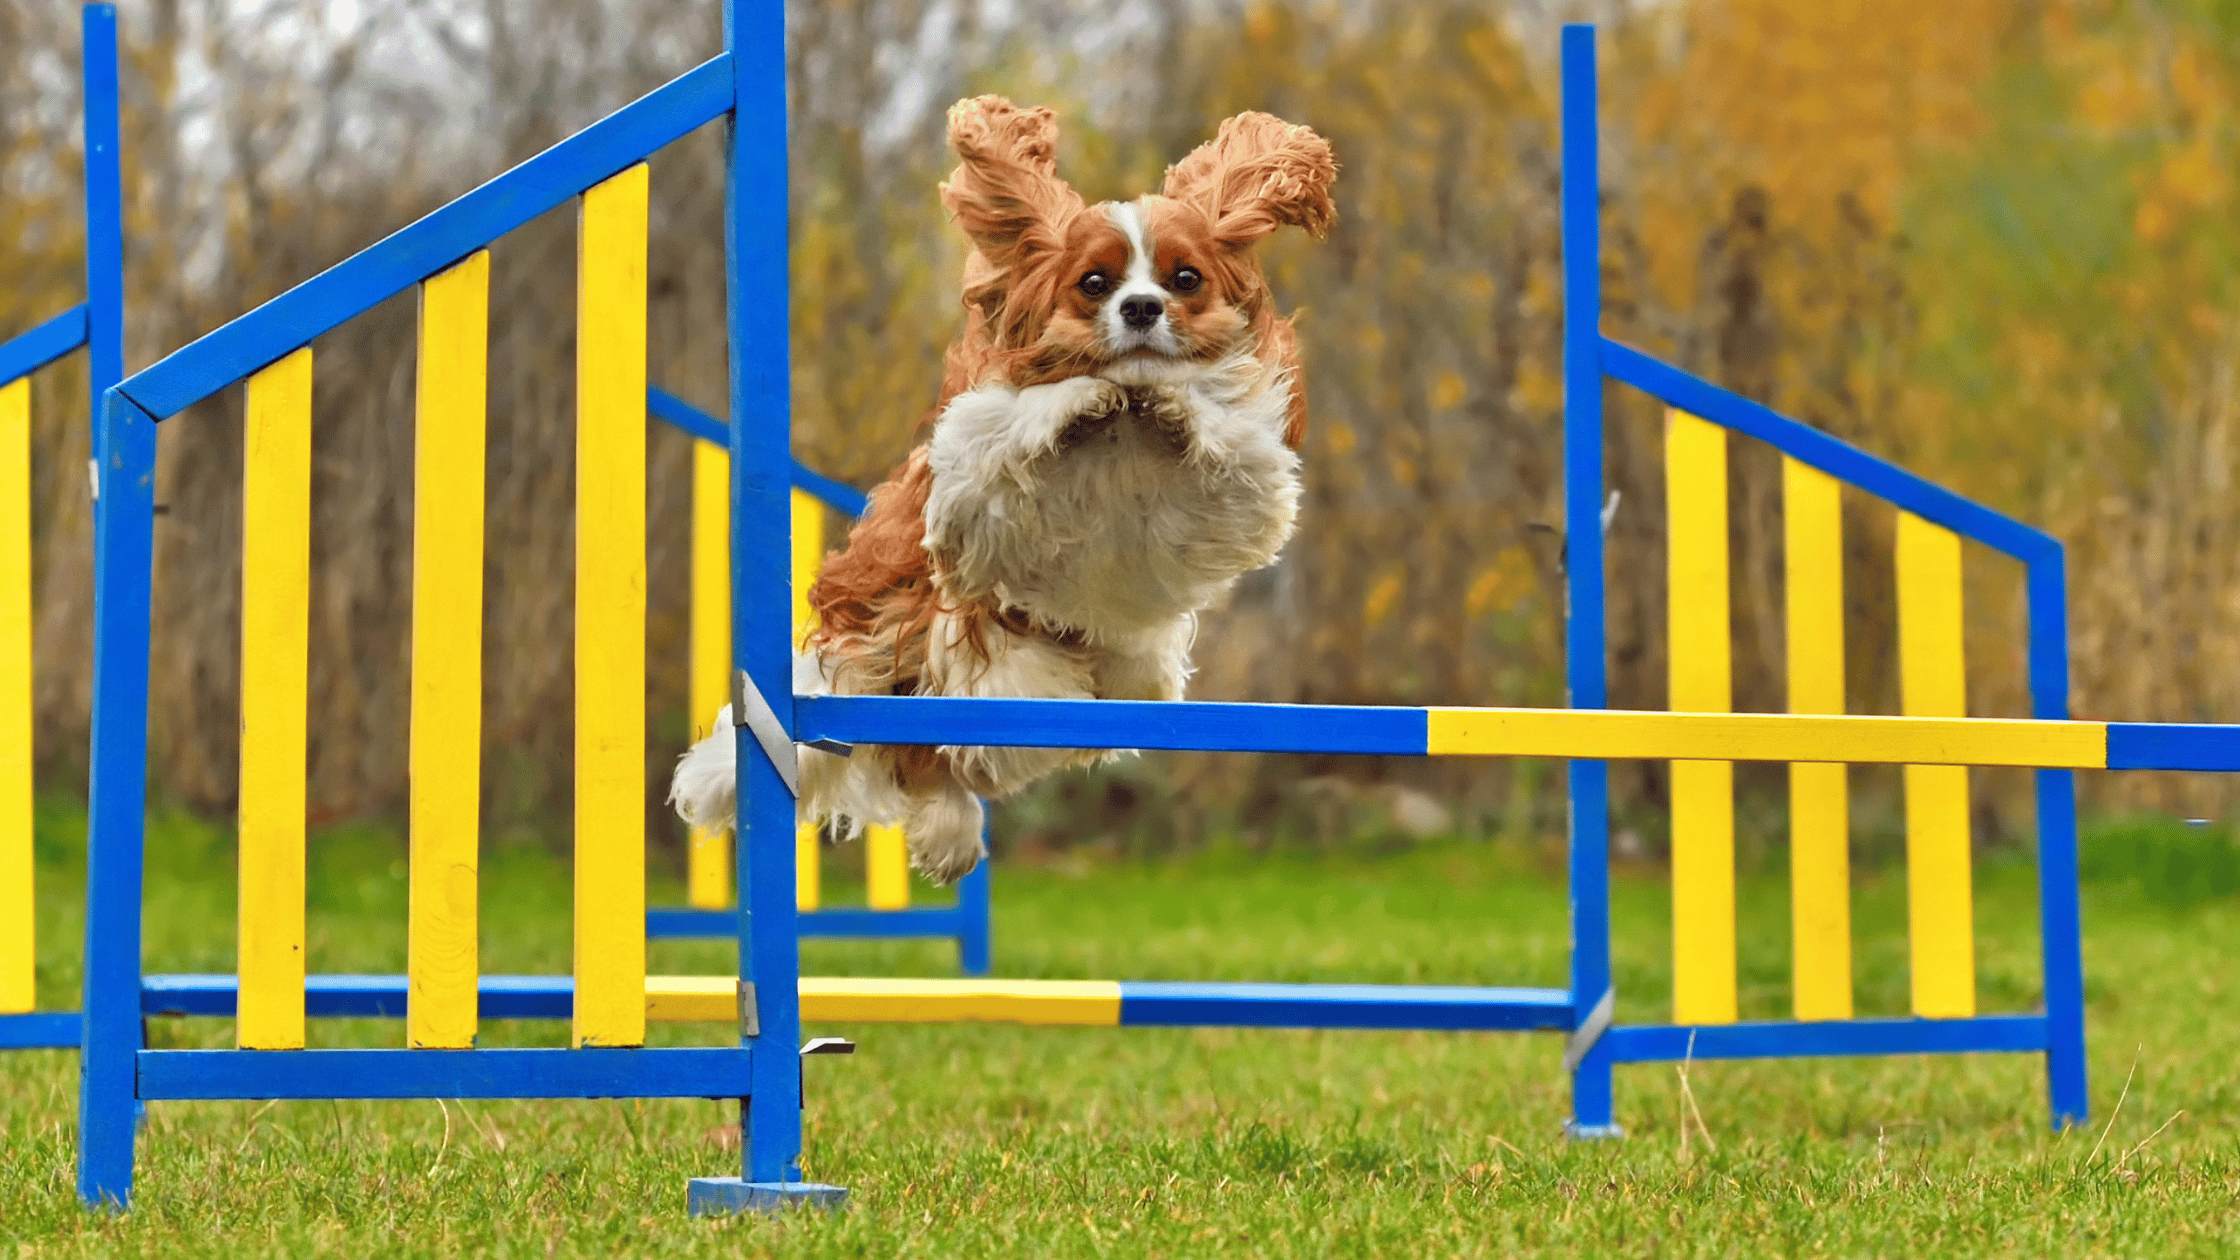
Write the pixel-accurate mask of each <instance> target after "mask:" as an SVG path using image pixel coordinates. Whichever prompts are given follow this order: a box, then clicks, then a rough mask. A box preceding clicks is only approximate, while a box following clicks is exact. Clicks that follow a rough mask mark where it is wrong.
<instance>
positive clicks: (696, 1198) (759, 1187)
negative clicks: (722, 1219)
mask: <svg viewBox="0 0 2240 1260" xmlns="http://www.w3.org/2000/svg"><path fill="white" fill-rule="evenodd" d="M847 1205H848V1192H847V1191H846V1190H845V1189H843V1188H841V1187H839V1186H827V1185H822V1184H819V1183H817V1182H814V1181H748V1180H747V1179H746V1178H744V1177H694V1178H693V1179H692V1184H691V1185H690V1186H688V1187H687V1188H686V1190H685V1211H686V1213H687V1214H689V1215H692V1216H732V1215H736V1214H737V1213H740V1212H782V1211H785V1210H786V1209H788V1208H803V1207H813V1208H823V1209H824V1210H826V1211H828V1212H831V1211H838V1210H839V1209H841V1208H843V1207H846V1206H847Z"/></svg>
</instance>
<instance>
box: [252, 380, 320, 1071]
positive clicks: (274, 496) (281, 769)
mask: <svg viewBox="0 0 2240 1260" xmlns="http://www.w3.org/2000/svg"><path fill="white" fill-rule="evenodd" d="M241 482H242V485H241V807H240V808H241V853H240V858H241V909H240V932H241V944H240V959H239V963H238V966H239V970H240V973H241V1006H240V1014H239V1016H238V1022H237V1026H236V1030H235V1036H236V1038H237V1040H238V1043H239V1045H240V1046H241V1048H242V1049H245V1050H292V1049H298V1048H301V1047H302V1045H303V974H304V958H303V931H304V928H303V918H304V911H303V864H304V790H305V789H304V776H305V773H306V770H307V766H306V747H307V743H308V735H309V732H308V729H307V722H308V720H309V709H308V692H309V686H310V653H311V350H310V347H308V346H307V347H305V348H303V349H301V350H298V351H296V352H295V353H294V354H291V355H289V356H288V357H287V358H285V359H282V360H280V361H279V362H278V363H275V364H273V365H272V366H271V367H268V368H266V369H265V370H263V371H262V372H259V373H257V374H256V375H255V376H252V377H250V378H249V396H248V434H247V441H246V444H245V448H244V453H243V457H242V473H241Z"/></svg>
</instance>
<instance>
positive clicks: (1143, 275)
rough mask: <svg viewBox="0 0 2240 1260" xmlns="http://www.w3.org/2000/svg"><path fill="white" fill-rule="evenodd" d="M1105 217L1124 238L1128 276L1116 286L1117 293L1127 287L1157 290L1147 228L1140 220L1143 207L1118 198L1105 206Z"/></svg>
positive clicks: (1125, 289)
mask: <svg viewBox="0 0 2240 1260" xmlns="http://www.w3.org/2000/svg"><path fill="white" fill-rule="evenodd" d="M1105 218H1107V219H1108V220H1110V221H1111V223H1112V226H1114V227H1116V228H1118V229H1120V235H1122V236H1124V237H1127V238H1128V276H1127V279H1125V280H1123V281H1122V282H1121V285H1120V290H1121V292H1123V293H1125V292H1127V291H1128V290H1130V289H1135V288H1138V287H1139V286H1140V287H1142V288H1150V289H1157V288H1158V287H1159V281H1158V280H1157V279H1156V278H1155V277H1154V275H1153V273H1152V268H1151V228H1150V226H1149V225H1148V224H1146V223H1145V222H1144V221H1143V208H1142V207H1141V206H1138V205H1137V204H1136V203H1135V202H1132V201H1118V202H1114V203H1112V204H1111V205H1110V206H1107V207H1106V208H1105Z"/></svg>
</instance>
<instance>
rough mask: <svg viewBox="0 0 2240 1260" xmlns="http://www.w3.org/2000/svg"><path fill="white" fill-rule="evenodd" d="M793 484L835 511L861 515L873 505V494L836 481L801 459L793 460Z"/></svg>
mask: <svg viewBox="0 0 2240 1260" xmlns="http://www.w3.org/2000/svg"><path fill="white" fill-rule="evenodd" d="M793 485H794V488H795V489H797V490H806V491H808V492H809V493H810V494H813V495H815V496H816V497H817V498H819V499H822V500H824V502H825V505H826V506H828V507H830V508H832V509H833V510H834V511H838V512H844V513H846V514H848V515H849V516H861V515H863V514H864V513H865V512H866V511H868V510H869V509H870V507H871V496H870V495H867V494H865V493H864V492H863V491H861V490H858V489H856V488H855V487H854V486H851V485H849V484H848V483H846V482H844V481H834V480H833V479H832V478H830V477H827V476H825V475H824V474H823V473H821V472H818V471H816V470H815V469H813V468H810V467H809V466H808V465H806V464H804V463H802V462H801V461H800V460H798V459H797V460H795V461H793Z"/></svg>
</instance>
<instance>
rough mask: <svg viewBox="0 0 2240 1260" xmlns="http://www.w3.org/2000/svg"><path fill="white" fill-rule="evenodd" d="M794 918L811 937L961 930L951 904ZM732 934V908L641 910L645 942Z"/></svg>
mask: <svg viewBox="0 0 2240 1260" xmlns="http://www.w3.org/2000/svg"><path fill="white" fill-rule="evenodd" d="M796 921H797V923H798V926H797V927H796V928H795V931H796V932H797V933H798V934H799V935H801V936H805V937H817V938H826V937H848V938H863V939H871V940H879V939H891V938H904V939H909V938H918V937H949V936H957V935H959V934H961V933H962V932H963V930H964V917H963V914H962V912H961V911H960V910H959V908H958V907H956V906H912V907H910V908H909V909H907V910H870V909H865V908H863V907H860V906H843V907H839V908H837V909H830V910H806V911H803V912H802V913H801V914H800V915H799V916H797V919H796ZM738 934H739V916H738V914H737V913H736V912H735V911H731V910H693V909H686V908H683V907H674V908H662V909H654V910H648V911H646V936H647V938H648V939H650V940H657V941H666V940H729V939H730V938H732V937H734V936H737V935H738Z"/></svg>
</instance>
